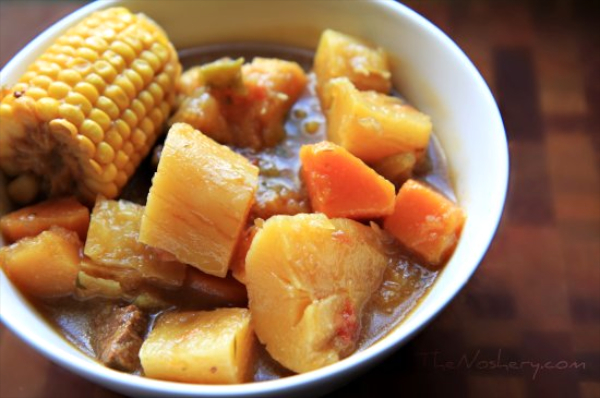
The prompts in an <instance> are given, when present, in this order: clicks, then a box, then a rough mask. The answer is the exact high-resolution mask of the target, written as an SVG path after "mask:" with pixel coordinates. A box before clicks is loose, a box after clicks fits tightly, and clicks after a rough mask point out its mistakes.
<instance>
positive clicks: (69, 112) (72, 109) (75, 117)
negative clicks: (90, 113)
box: [58, 104, 85, 126]
mask: <svg viewBox="0 0 600 398" xmlns="http://www.w3.org/2000/svg"><path fill="white" fill-rule="evenodd" d="M58 114H59V115H60V117H62V118H65V119H67V120H68V121H69V122H71V123H73V124H74V125H76V126H79V125H81V123H83V121H84V120H85V116H84V114H83V112H81V110H80V109H79V108H78V107H76V106H74V105H71V104H62V105H60V106H59V107H58Z"/></svg>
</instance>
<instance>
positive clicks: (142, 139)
mask: <svg viewBox="0 0 600 398" xmlns="http://www.w3.org/2000/svg"><path fill="white" fill-rule="evenodd" d="M144 120H146V119H144ZM146 139H147V137H146V133H144V131H143V130H142V129H140V128H138V129H135V130H134V131H133V135H132V136H131V142H133V146H134V147H135V148H141V147H143V146H144V145H145V144H146ZM129 157H130V158H134V157H135V152H133V153H131V154H130V155H129Z"/></svg>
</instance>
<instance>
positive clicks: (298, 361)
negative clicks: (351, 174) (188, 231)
mask: <svg viewBox="0 0 600 398" xmlns="http://www.w3.org/2000/svg"><path fill="white" fill-rule="evenodd" d="M386 264H387V259H386V256H385V255H384V254H383V247H382V243H381V240H380V234H379V233H378V232H376V231H375V230H374V229H372V228H370V227H367V226H365V225H362V224H360V223H358V222H356V221H352V220H348V219H343V218H338V219H328V218H327V217H326V216H325V215H323V214H298V215H295V216H274V217H271V218H270V219H268V220H267V221H265V223H264V225H263V226H262V228H261V229H259V231H258V232H257V233H256V236H255V237H254V239H253V240H252V244H251V246H250V250H249V251H248V255H247V256H246V287H247V288H248V296H249V299H250V311H251V312H252V319H253V323H254V327H255V330H256V335H257V336H258V338H259V340H260V341H261V342H262V343H263V344H265V345H266V349H267V351H268V352H269V353H270V354H271V356H272V357H273V358H274V359H275V360H277V361H278V362H279V363H281V364H282V365H283V366H285V367H286V368H288V369H290V370H293V371H294V372H307V371H310V370H313V369H317V368H320V367H323V366H325V365H328V364H331V363H334V362H336V361H338V360H339V359H341V358H343V357H345V356H347V355H349V354H350V353H351V352H352V351H353V350H354V349H355V347H356V342H357V339H358V336H359V333H360V327H361V326H360V319H361V314H362V310H363V307H364V305H365V303H366V302H367V301H368V300H369V298H370V297H371V294H372V293H373V292H374V291H375V290H376V289H377V288H378V287H379V285H380V283H381V280H382V277H383V271H384V269H385V267H386Z"/></svg>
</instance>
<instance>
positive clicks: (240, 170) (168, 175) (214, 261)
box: [140, 123, 258, 277]
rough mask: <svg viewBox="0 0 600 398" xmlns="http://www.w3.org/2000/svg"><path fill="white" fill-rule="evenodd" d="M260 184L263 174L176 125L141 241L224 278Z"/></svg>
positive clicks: (185, 126) (155, 183) (162, 160)
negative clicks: (259, 179)
mask: <svg viewBox="0 0 600 398" xmlns="http://www.w3.org/2000/svg"><path fill="white" fill-rule="evenodd" d="M257 184H258V169H257V168H256V167H255V166H253V165H252V164H250V162H249V161H248V160H247V159H246V158H244V157H243V156H241V155H239V154H237V153H235V152H233V151H232V150H231V149H229V148H227V147H226V146H223V145H220V144H218V143H216V142H215V141H213V140H212V139H210V138H208V137H207V136H205V135H204V134H202V133H201V132H200V131H197V130H194V129H193V128H192V127H191V126H190V125H188V124H184V123H177V124H175V125H173V126H172V127H171V129H170V130H169V134H168V136H167V139H166V141H165V146H164V149H163V151H162V155H161V158H160V162H159V164H158V170H157V172H156V174H155V175H154V179H153V182H152V188H150V193H149V194H148V202H147V205H146V209H145V211H144V217H143V219H142V225H141V229H140V241H141V242H143V243H145V244H147V245H150V246H153V247H157V248H160V249H163V250H165V251H167V252H170V253H172V254H173V255H175V257H176V258H177V259H178V260H179V261H181V262H183V263H186V264H190V265H192V266H194V267H196V268H198V269H199V270H201V271H204V272H206V273H207V274H211V275H216V276H220V277H224V276H225V275H226V274H227V269H228V265H229V262H230V260H231V257H232V255H233V251H234V249H235V245H236V243H237V241H238V238H239V236H240V234H241V232H242V229H243V227H244V225H245V224H246V218H247V216H248V212H249V210H250V206H251V205H252V200H253V198H254V192H255V191H256V187H257Z"/></svg>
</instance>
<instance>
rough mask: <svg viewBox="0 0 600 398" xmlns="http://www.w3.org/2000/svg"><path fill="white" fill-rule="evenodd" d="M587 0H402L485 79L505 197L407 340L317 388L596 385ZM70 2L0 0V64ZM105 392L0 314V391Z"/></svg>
mask: <svg viewBox="0 0 600 398" xmlns="http://www.w3.org/2000/svg"><path fill="white" fill-rule="evenodd" d="M599 3H600V2H599V1H597V0H592V1H587V0H582V1H568V0H537V1H516V0H515V1H510V0H506V1H499V0H498V1H493V0H470V1H469V0H460V1H450V0H437V1H434V0H430V1H415V0H412V1H408V2H406V4H407V5H408V6H410V7H412V8H414V9H415V10H417V11H418V12H420V13H421V14H423V15H424V16H426V17H427V18H429V19H430V20H431V21H433V22H434V23H435V24H436V25H438V26H439V27H440V28H441V29H442V30H444V31H445V32H446V33H447V34H449V35H450V37H452V38H453V39H454V40H455V41H456V42H457V43H458V44H459V46H460V47H461V48H462V49H463V50H464V51H465V52H466V53H467V55H468V56H469V57H470V58H471V59H472V60H473V62H474V63H475V65H476V66H477V68H478V69H479V70H480V71H481V73H482V74H483V76H484V78H485V79H486V81H487V82H488V84H489V86H490V87H491V89H492V91H493V93H494V95H495V97H496V99H497V101H498V104H499V106H500V109H501V112H502V115H503V118H504V122H505V125H506V130H507V134H508V139H509V148H510V161H511V177H510V187H509V193H508V200H507V203H506V208H505V212H504V217H503V220H502V223H501V225H500V228H499V230H498V232H497V235H496V238H495V240H494V242H493V244H492V246H491V248H490V250H489V252H488V254H487V255H486V257H485V259H484V261H483V263H482V264H481V266H480V268H479V269H478V271H477V272H476V274H475V276H474V277H473V278H472V280H471V281H470V282H469V284H468V285H467V286H466V288H465V289H464V290H463V291H462V292H461V293H460V294H459V295H458V296H457V297H456V299H455V300H454V301H453V302H452V303H451V304H450V305H449V306H448V307H447V308H446V309H445V310H444V311H443V313H442V314H441V315H440V316H439V317H438V318H437V319H436V320H435V321H433V322H432V323H431V324H430V326H428V327H427V328H426V329H425V330H424V331H423V332H421V333H420V334H419V335H418V336H417V337H415V338H414V339H413V340H412V341H411V342H410V343H409V344H407V345H405V346H404V347H403V348H401V349H400V350H399V351H397V352H396V353H395V354H394V355H393V356H392V357H390V358H389V359H388V360H386V361H385V362H383V363H382V364H381V365H379V366H377V367H375V368H373V369H372V370H371V371H370V372H368V373H366V374H364V375H363V376H362V377H360V378H358V379H355V380H353V381H350V382H349V384H348V385H347V386H345V387H342V388H341V389H339V390H338V391H336V392H334V393H333V394H331V395H330V397H374V396H413V395H417V394H418V395H420V396H443V397H502V398H504V397H548V398H550V397H570V398H578V397H581V398H598V397H600V127H599V126H600V13H599V12H598V4H599ZM81 5H82V2H77V1H0V65H4V64H5V63H6V62H7V61H8V60H9V59H10V58H11V57H12V56H13V55H14V54H15V53H16V52H17V51H18V50H19V49H20V48H21V47H23V46H24V45H25V44H27V42H28V41H29V40H31V39H32V38H33V37H35V35H37V34H38V33H39V32H41V31H42V30H43V29H45V28H46V27H48V26H49V25H50V24H52V23H53V22H54V21H56V20H58V19H59V18H61V17H62V16H64V15H66V14H67V13H69V12H71V11H73V10H74V9H77V8H79V7H80V6H81ZM482 167H485V165H482ZM499 356H500V359H499V361H498V357H499ZM461 358H462V359H466V360H468V361H471V360H473V359H475V362H474V363H473V364H472V366H468V364H466V363H465V362H460V361H461ZM481 361H487V365H486V364H485V363H484V362H481ZM490 361H492V362H495V364H496V366H493V365H491V364H490V363H489V362H490ZM459 362H460V364H459ZM510 362H514V364H510ZM452 363H454V365H456V366H454V367H452ZM536 364H538V365H539V366H540V367H541V368H539V369H538V370H537V371H536V368H535V367H536V366H537V365H536ZM574 364H575V365H576V366H577V368H574V367H573V366H574ZM582 364H583V365H582ZM498 365H499V366H498ZM509 365H510V368H509ZM565 366H567V369H562V368H563V367H565ZM118 396H119V395H118V394H115V393H113V392H110V391H108V390H105V389H103V388H101V387H99V386H96V385H94V384H92V383H90V382H88V381H86V380H84V379H82V378H80V377H78V376H76V375H74V374H71V373H70V372H68V371H66V370H63V369H62V368H60V367H58V366H56V365H54V364H53V363H51V362H49V361H48V360H46V359H45V358H44V357H42V356H41V355H39V354H38V353H37V352H35V351H33V350H32V349H31V348H29V347H28V346H26V345H25V344H24V343H23V342H21V341H20V340H19V339H18V338H16V337H15V336H14V335H13V334H12V333H11V332H9V331H8V330H7V329H6V328H5V327H4V326H0V397H2V398H25V397H101V398H107V397H118Z"/></svg>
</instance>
